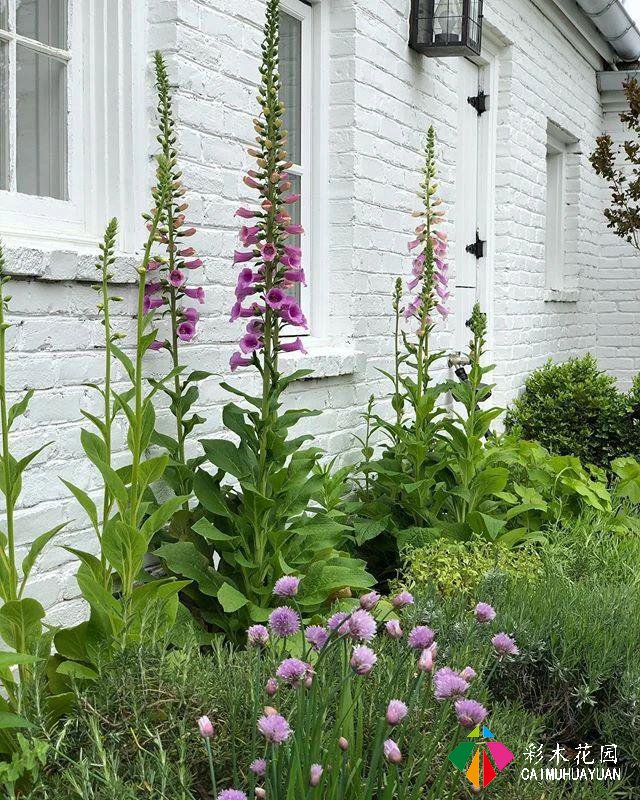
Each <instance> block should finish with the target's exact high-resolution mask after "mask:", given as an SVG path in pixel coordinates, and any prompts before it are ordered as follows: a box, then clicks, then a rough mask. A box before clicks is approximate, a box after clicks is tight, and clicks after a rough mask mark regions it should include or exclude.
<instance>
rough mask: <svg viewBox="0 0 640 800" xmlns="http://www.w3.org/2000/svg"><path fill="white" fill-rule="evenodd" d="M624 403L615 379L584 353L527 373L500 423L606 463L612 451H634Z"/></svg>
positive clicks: (582, 457) (586, 460)
mask: <svg viewBox="0 0 640 800" xmlns="http://www.w3.org/2000/svg"><path fill="white" fill-rule="evenodd" d="M628 406H629V400H628V399H627V398H626V397H625V396H624V395H623V394H621V393H620V392H619V391H618V389H617V387H616V381H615V378H613V377H611V376H610V375H607V374H606V373H605V372H603V371H601V370H600V369H599V368H598V364H597V361H596V359H595V358H594V357H593V356H592V355H589V354H587V355H586V356H584V357H582V358H572V359H570V360H569V361H566V362H565V363H563V364H554V363H553V362H552V361H548V362H547V363H546V364H545V365H544V366H542V367H540V369H537V370H535V371H534V372H532V373H531V374H530V375H529V377H528V378H527V380H526V382H525V386H524V391H523V393H522V394H521V395H520V396H519V397H518V398H517V399H516V400H515V402H514V404H513V405H512V406H511V408H509V410H508V411H507V415H506V418H505V427H506V430H507V431H509V432H512V433H514V434H516V435H518V436H520V437H522V438H523V439H530V440H532V441H537V442H540V444H542V445H544V447H546V448H547V449H548V450H550V451H551V452H553V453H558V454H560V455H574V456H577V457H578V458H579V459H580V460H581V461H582V462H583V463H586V464H597V465H598V466H601V467H608V466H609V464H610V463H611V461H612V460H613V459H614V458H616V457H618V456H622V455H637V454H638V452H640V451H639V450H638V448H637V447H636V446H635V443H634V440H635V438H636V437H635V436H632V435H631V434H632V433H633V430H634V427H633V423H632V421H631V420H630V417H629V414H628Z"/></svg>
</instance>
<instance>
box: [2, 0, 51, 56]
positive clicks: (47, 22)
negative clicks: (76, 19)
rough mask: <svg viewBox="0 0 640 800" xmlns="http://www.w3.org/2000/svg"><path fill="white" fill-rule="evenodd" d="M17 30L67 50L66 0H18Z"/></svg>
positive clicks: (21, 34)
mask: <svg viewBox="0 0 640 800" xmlns="http://www.w3.org/2000/svg"><path fill="white" fill-rule="evenodd" d="M0 2H2V0H0ZM16 30H17V31H18V33H19V34H20V36H26V37H27V38H28V39H36V40H37V41H39V42H42V43H43V44H50V45H51V46H52V47H60V48H61V49H63V50H66V49H67V3H66V0H17V2H16Z"/></svg>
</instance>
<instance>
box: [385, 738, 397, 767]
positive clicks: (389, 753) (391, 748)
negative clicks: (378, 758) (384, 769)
mask: <svg viewBox="0 0 640 800" xmlns="http://www.w3.org/2000/svg"><path fill="white" fill-rule="evenodd" d="M382 752H383V753H384V757H385V758H386V759H387V761H388V762H389V763H390V764H400V763H401V762H402V753H401V752H400V748H399V747H398V745H397V744H396V743H395V742H394V741H393V739H387V740H386V741H385V743H384V744H383V745H382Z"/></svg>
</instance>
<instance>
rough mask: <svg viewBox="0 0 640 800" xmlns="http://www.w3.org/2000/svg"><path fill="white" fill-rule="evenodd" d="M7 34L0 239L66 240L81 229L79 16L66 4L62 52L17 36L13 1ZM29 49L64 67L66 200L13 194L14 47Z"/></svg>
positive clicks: (4, 41)
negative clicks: (62, 235)
mask: <svg viewBox="0 0 640 800" xmlns="http://www.w3.org/2000/svg"><path fill="white" fill-rule="evenodd" d="M8 13H9V31H8V33H7V32H4V31H3V32H0V41H1V42H2V44H3V45H4V46H8V48H9V74H8V91H7V94H6V99H7V104H8V109H6V111H8V121H9V136H8V151H9V152H8V157H9V180H8V189H4V190H0V220H1V221H0V232H2V234H3V236H5V235H11V236H19V237H30V238H33V239H38V238H41V237H43V236H46V235H47V233H51V234H54V233H55V232H56V231H58V232H59V231H60V230H61V229H66V230H67V231H68V232H70V233H71V234H73V233H77V232H79V228H80V226H81V223H82V216H83V213H82V212H83V209H82V200H83V186H82V171H81V170H78V169H72V168H71V167H72V165H77V164H78V163H79V162H80V161H81V160H82V158H83V150H82V142H83V136H82V126H83V120H84V114H83V97H82V94H83V93H82V71H83V52H82V50H83V48H82V15H81V14H77V13H74V0H68V2H67V31H68V33H67V48H68V49H67V50H62V49H59V48H57V47H51V46H49V45H46V44H42V43H35V42H34V41H33V40H31V39H26V38H25V37H23V36H20V35H19V34H18V33H17V32H16V30H15V21H16V0H8ZM20 43H28V46H29V49H31V50H33V51H37V52H39V53H42V54H44V55H50V56H54V57H56V59H57V60H59V61H64V62H65V63H66V89H67V119H66V133H67V142H66V150H67V181H66V183H67V196H68V199H67V200H59V199H56V198H52V197H39V196H37V195H28V194H22V193H19V192H18V191H17V174H16V155H17V154H16V136H17V129H16V123H17V121H16V103H17V97H16V51H17V45H18V44H20Z"/></svg>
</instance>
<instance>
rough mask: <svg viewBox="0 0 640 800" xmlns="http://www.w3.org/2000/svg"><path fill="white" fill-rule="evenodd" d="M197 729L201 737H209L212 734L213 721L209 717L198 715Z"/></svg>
mask: <svg viewBox="0 0 640 800" xmlns="http://www.w3.org/2000/svg"><path fill="white" fill-rule="evenodd" d="M198 729H199V730H200V736H202V738H203V739H211V737H212V736H213V723H212V722H211V720H210V719H209V717H200V719H199V720H198Z"/></svg>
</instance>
